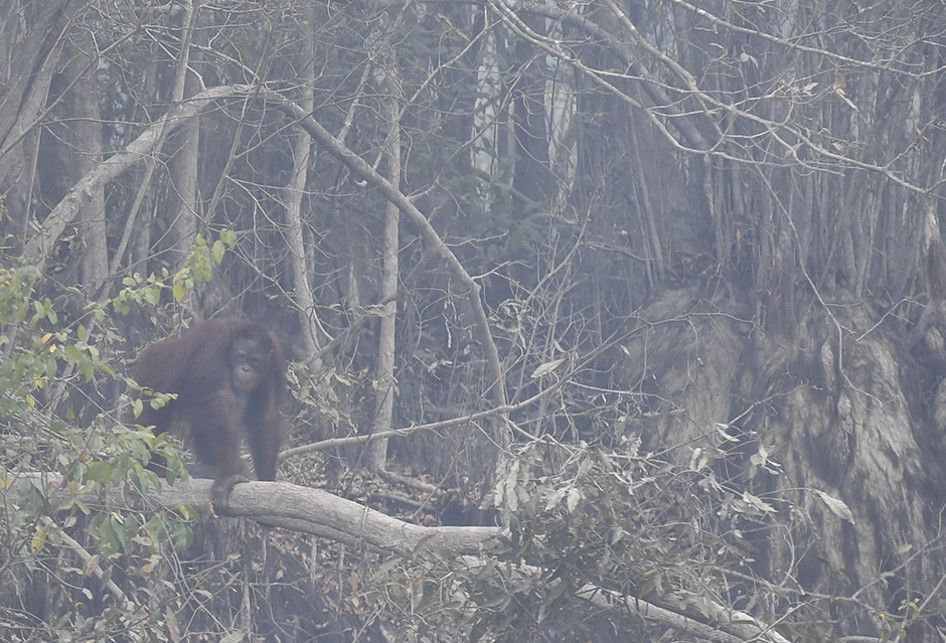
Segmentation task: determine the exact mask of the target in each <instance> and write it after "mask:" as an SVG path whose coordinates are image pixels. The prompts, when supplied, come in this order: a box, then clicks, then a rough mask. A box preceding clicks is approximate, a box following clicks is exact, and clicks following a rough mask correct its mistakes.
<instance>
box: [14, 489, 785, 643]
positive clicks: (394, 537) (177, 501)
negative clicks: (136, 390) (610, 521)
mask: <svg viewBox="0 0 946 643" xmlns="http://www.w3.org/2000/svg"><path fill="white" fill-rule="evenodd" d="M7 482H8V483H9V484H8V485H4V487H5V488H3V490H2V491H0V501H2V502H5V503H7V502H13V503H16V502H17V501H18V500H22V498H23V496H25V495H26V494H28V493H31V492H32V491H33V490H38V491H39V492H40V493H42V494H43V496H44V497H45V498H47V499H48V500H49V502H50V503H51V505H52V506H56V505H57V504H59V503H63V502H66V501H68V500H70V499H74V498H75V497H76V496H77V495H78V496H80V497H81V499H82V501H83V502H84V503H86V504H88V505H93V504H98V503H99V502H101V500H102V493H101V491H95V492H92V491H82V490H81V489H76V488H74V487H69V486H67V485H65V484H64V483H63V480H62V477H61V476H59V475H57V474H51V473H28V474H9V473H8V474H7ZM211 484H212V481H211V480H204V479H190V480H185V481H181V482H178V483H176V484H173V485H165V486H163V487H162V488H161V489H159V490H156V491H153V492H150V493H148V494H147V495H146V496H144V497H141V496H140V495H137V494H132V493H131V492H126V493H124V494H119V495H120V497H121V500H122V502H127V503H128V504H129V505H135V504H137V505H141V504H142V503H148V504H149V505H152V506H157V507H162V508H164V509H168V510H171V511H174V510H177V509H178V508H179V507H181V506H182V505H190V506H192V507H194V508H196V509H198V510H199V511H201V512H204V513H209V512H210V510H211V507H210V487H211ZM106 492H107V493H112V490H107V491H106ZM116 493H119V492H116ZM113 501H114V498H113ZM229 505H230V510H231V511H230V515H232V516H235V517H245V518H249V519H252V520H256V521H258V522H260V523H262V524H264V525H268V526H273V527H282V528H285V529H290V530H293V531H298V532H302V533H307V534H312V535H315V536H320V537H324V538H330V539H332V540H336V541H339V542H343V543H346V544H348V545H352V546H356V547H359V548H364V549H368V550H372V551H376V552H380V553H395V554H399V555H402V556H410V555H415V554H416V553H418V552H422V553H429V554H434V555H439V556H443V557H458V558H459V560H458V561H457V563H458V564H463V565H467V566H468V567H470V568H474V567H481V566H483V565H485V564H486V562H487V556H486V555H485V554H484V547H486V546H488V545H489V544H490V543H491V542H492V541H495V540H496V539H497V538H498V537H500V536H501V535H502V533H503V531H504V530H503V529H502V528H500V527H423V526H420V525H413V524H410V523H407V522H404V521H402V520H398V519H397V518H392V517H391V516H388V515H386V514H384V513H381V512H380V511H376V510H374V509H371V508H370V507H366V506H365V505H361V504H359V503H357V502H354V501H352V500H347V499H345V498H341V497H339V496H336V495H334V494H332V493H329V492H327V491H323V490H321V489H313V488H310V487H302V486H299V485H294V484H290V483H288V482H246V483H242V484H238V485H236V486H235V487H234V488H233V492H232V493H231V494H230V502H229ZM67 545H68V542H67ZM516 569H517V570H519V571H520V572H522V573H523V574H526V575H530V576H534V575H537V574H542V573H543V572H542V569H541V568H539V567H535V566H533V565H525V564H521V563H520V564H518V565H516ZM113 593H114V592H113ZM115 595H116V598H118V597H120V596H121V594H120V593H117V594H115ZM577 597H578V598H581V599H583V600H588V601H590V602H592V603H594V604H596V605H599V606H602V607H605V608H608V609H612V608H620V609H624V610H630V611H631V612H633V613H634V614H637V615H638V616H640V617H641V618H644V619H646V620H648V621H652V622H656V623H661V624H663V625H666V626H669V627H672V628H673V629H675V630H678V631H682V632H688V633H690V634H693V635H696V636H701V637H703V638H707V639H709V640H714V641H727V642H728V641H743V640H754V641H768V642H769V643H788V640H787V639H785V638H784V637H783V636H781V635H780V634H778V633H777V632H775V631H774V630H773V629H772V628H771V627H769V626H767V625H765V624H764V623H760V622H759V621H758V620H756V619H754V618H753V617H751V616H749V615H748V614H745V613H742V612H739V611H736V610H732V609H730V608H728V607H725V606H723V605H719V604H717V603H710V602H707V603H706V604H705V605H704V606H703V609H702V610H701V611H703V613H704V615H705V616H706V618H707V620H709V621H711V622H710V623H705V622H702V621H699V620H697V619H694V618H693V617H691V616H688V615H686V614H683V613H681V612H677V611H674V610H672V609H668V608H666V607H660V606H657V605H655V604H653V603H650V602H648V601H645V600H642V599H640V598H637V597H635V596H631V595H628V594H621V593H619V592H616V591H614V590H608V589H605V588H602V587H598V586H596V585H592V584H586V585H584V586H583V587H582V588H581V589H580V590H579V591H578V592H577Z"/></svg>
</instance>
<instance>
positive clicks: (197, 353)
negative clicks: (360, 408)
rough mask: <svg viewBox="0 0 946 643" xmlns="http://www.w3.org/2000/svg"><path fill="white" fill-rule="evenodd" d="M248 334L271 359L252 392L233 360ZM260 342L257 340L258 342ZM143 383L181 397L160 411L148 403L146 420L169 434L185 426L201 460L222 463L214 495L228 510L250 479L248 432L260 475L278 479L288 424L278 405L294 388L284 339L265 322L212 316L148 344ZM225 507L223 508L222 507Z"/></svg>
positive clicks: (139, 375) (141, 363) (139, 374)
mask: <svg viewBox="0 0 946 643" xmlns="http://www.w3.org/2000/svg"><path fill="white" fill-rule="evenodd" d="M240 339H247V340H249V341H250V344H251V345H252V346H256V347H257V355H259V356H260V357H263V358H265V357H267V356H268V361H267V362H266V363H264V364H263V366H262V368H260V369H259V370H260V371H261V372H260V373H259V375H260V377H261V378H262V381H261V382H260V383H259V384H258V385H256V387H255V388H253V389H252V390H251V391H249V392H246V393H241V392H240V391H239V390H237V389H236V388H235V387H234V384H233V381H234V380H233V373H232V372H231V365H230V363H229V361H228V360H229V359H231V358H232V356H233V352H232V351H233V350H234V341H235V340H240ZM254 342H255V343H254ZM135 379H136V380H137V382H138V384H140V385H141V386H143V387H147V388H149V389H152V390H153V391H158V392H161V393H176V394H177V396H178V397H177V399H176V400H173V401H172V402H170V403H169V404H167V405H166V406H164V407H163V408H161V409H158V410H154V409H152V408H151V407H150V405H149V404H148V403H147V401H146V403H145V405H144V412H143V413H142V414H141V417H140V418H139V419H138V423H139V424H141V425H143V426H154V427H155V432H156V433H158V434H160V433H165V432H167V431H169V430H171V428H172V425H177V424H180V425H182V426H183V427H184V428H185V430H186V432H187V435H186V436H185V437H189V438H190V440H189V442H190V443H191V445H192V448H193V449H194V451H195V454H196V456H197V460H198V462H201V463H203V464H206V465H210V466H212V467H213V468H214V486H213V501H214V504H215V505H218V509H225V508H226V501H227V498H228V496H229V493H230V490H231V489H232V488H233V486H234V485H235V484H236V483H238V482H242V481H245V480H246V478H244V477H243V462H242V461H241V459H240V436H241V434H244V433H245V434H246V437H247V442H248V444H249V448H250V453H251V454H252V456H253V468H254V469H255V471H256V477H257V479H258V480H275V479H276V465H277V460H278V457H279V447H280V444H281V443H282V423H281V420H280V417H279V412H278V408H279V405H280V403H281V402H282V400H283V398H284V397H285V391H286V364H285V360H284V358H283V354H282V350H281V348H280V346H279V342H278V341H277V340H276V338H275V337H274V336H273V334H272V333H271V332H269V331H268V330H267V329H266V328H265V327H264V326H262V325H261V324H258V323H256V322H252V321H248V320H242V319H211V320H208V321H205V322H203V323H201V324H198V325H197V326H195V327H194V328H193V329H192V330H190V331H189V332H187V333H186V334H185V335H183V336H181V337H179V338H177V339H165V340H163V341H159V342H156V343H154V344H151V345H150V346H148V347H147V348H146V349H145V350H144V351H142V353H141V355H140V357H139V358H138V366H137V369H136V376H135ZM220 505H222V506H220Z"/></svg>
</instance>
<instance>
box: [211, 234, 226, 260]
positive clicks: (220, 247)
mask: <svg viewBox="0 0 946 643" xmlns="http://www.w3.org/2000/svg"><path fill="white" fill-rule="evenodd" d="M226 250H227V247H226V246H225V245H224V244H223V241H221V240H220V239H217V240H216V241H214V245H213V250H212V252H213V258H214V263H216V264H217V265H218V266H219V265H220V263H221V262H222V261H223V253H224V252H226Z"/></svg>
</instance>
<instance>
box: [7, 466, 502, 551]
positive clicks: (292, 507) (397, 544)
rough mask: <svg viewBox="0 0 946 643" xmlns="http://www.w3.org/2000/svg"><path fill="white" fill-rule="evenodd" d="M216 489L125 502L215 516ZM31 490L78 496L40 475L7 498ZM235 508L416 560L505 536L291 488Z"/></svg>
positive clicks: (270, 486) (258, 486)
mask: <svg viewBox="0 0 946 643" xmlns="http://www.w3.org/2000/svg"><path fill="white" fill-rule="evenodd" d="M211 484H212V481H211V480H205V479H196V478H192V479H190V480H185V481H181V482H179V483H175V484H173V485H164V486H163V487H162V488H161V489H159V490H157V491H154V492H151V493H148V494H147V496H145V497H144V498H140V497H139V498H133V497H132V496H131V494H130V493H129V494H126V495H125V496H124V497H123V501H125V502H127V503H128V504H129V505H133V504H141V502H142V501H143V502H147V503H153V504H155V505H157V506H159V507H162V508H164V509H169V510H172V511H173V510H175V509H177V508H179V507H180V506H182V505H190V506H192V507H194V508H195V509H197V510H198V511H201V512H203V513H210V511H211V507H210V486H211ZM30 487H34V488H37V489H39V490H40V491H41V492H42V493H43V494H44V496H46V497H47V498H49V500H50V503H51V504H52V505H53V506H55V505H56V504H58V502H59V501H65V500H67V499H69V498H70V497H72V496H74V495H75V492H74V491H73V490H71V489H68V488H65V487H63V485H62V479H61V478H60V477H59V476H57V475H54V474H38V473H37V474H28V475H19V476H17V477H16V478H15V479H14V481H13V485H12V486H11V487H10V488H9V489H7V490H4V491H3V495H4V496H6V495H8V494H10V493H13V494H15V495H21V494H24V493H25V492H27V491H28V489H29V488H30ZM80 495H82V496H83V497H82V500H83V502H87V503H88V504H92V503H94V502H96V501H97V500H99V498H100V496H99V495H97V494H93V493H87V494H81V492H80ZM10 500H15V499H14V498H10ZM229 505H230V512H229V514H228V515H231V516H234V517H243V518H250V519H253V520H259V521H260V522H262V523H264V524H267V525H270V526H273V527H285V528H287V529H292V530H294V531H300V532H304V533H307V534H312V535H315V536H323V537H326V538H332V539H334V540H340V541H342V542H346V543H348V544H352V545H364V546H368V547H372V548H374V549H377V550H381V551H387V552H393V553H396V554H400V555H411V554H415V553H416V552H418V551H419V550H423V551H425V552H429V553H433V554H437V555H440V556H459V555H463V554H479V553H481V551H482V548H483V546H484V545H485V544H486V543H487V542H488V541H490V540H492V539H494V538H496V537H497V536H499V535H500V533H501V530H500V528H499V527H424V526H421V525H413V524H410V523H407V522H404V521H402V520H398V519H397V518H392V517H391V516H388V515H386V514H384V513H381V512H380V511H377V510H375V509H372V508H370V507H366V506H365V505H361V504H359V503H357V502H354V501H352V500H347V499H346V498H341V497H339V496H336V495H334V494H332V493H329V492H328V491H322V490H321V489H313V488H311V487H302V486H299V485H295V484H290V483H288V482H245V483H242V484H238V485H236V486H235V487H234V488H233V492H232V493H231V494H230V502H229Z"/></svg>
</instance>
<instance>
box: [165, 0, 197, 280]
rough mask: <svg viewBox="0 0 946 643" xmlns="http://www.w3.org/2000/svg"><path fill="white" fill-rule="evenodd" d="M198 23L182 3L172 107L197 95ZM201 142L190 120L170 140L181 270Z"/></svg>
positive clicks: (192, 222) (192, 220)
mask: <svg viewBox="0 0 946 643" xmlns="http://www.w3.org/2000/svg"><path fill="white" fill-rule="evenodd" d="M196 23H197V6H196V3H194V2H191V1H190V0H188V1H187V2H185V3H184V16H183V18H182V22H181V54H180V60H179V61H178V69H177V76H176V78H175V81H174V88H173V90H172V92H171V100H170V103H171V104H178V103H180V102H181V101H182V100H183V99H184V97H185V96H191V95H193V94H195V93H196V92H197V82H196V80H195V78H194V77H193V75H191V74H189V73H188V65H189V64H190V62H191V56H190V43H191V40H192V39H193V35H194V29H195V26H196ZM199 141H200V121H199V119H193V120H191V121H188V122H187V123H185V124H184V125H182V126H181V127H180V129H178V131H177V132H176V133H175V134H174V136H172V137H171V139H170V141H169V142H170V150H169V154H170V156H171V160H170V165H171V195H170V198H171V204H173V205H172V207H173V208H174V212H175V213H176V214H175V215H174V219H173V221H172V222H171V241H172V244H173V248H174V256H175V264H176V265H177V266H180V265H181V263H182V262H183V260H184V257H186V256H187V253H188V252H189V251H190V248H191V246H192V245H193V243H194V238H195V237H196V236H197V213H198V196H199V195H198V187H197V186H198V184H197V170H198V165H197V153H198V147H199Z"/></svg>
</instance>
